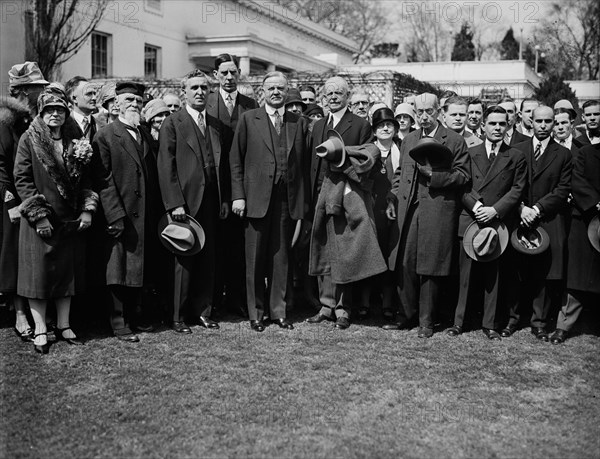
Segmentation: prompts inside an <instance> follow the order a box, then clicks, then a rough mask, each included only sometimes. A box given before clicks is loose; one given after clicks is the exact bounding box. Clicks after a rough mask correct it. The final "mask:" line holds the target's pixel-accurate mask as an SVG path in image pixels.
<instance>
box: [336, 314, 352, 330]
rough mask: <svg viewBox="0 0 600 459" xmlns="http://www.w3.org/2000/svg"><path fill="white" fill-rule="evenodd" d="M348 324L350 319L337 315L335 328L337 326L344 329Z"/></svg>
mask: <svg viewBox="0 0 600 459" xmlns="http://www.w3.org/2000/svg"><path fill="white" fill-rule="evenodd" d="M349 326H350V319H348V318H347V317H338V318H337V319H336V321H335V328H339V329H340V330H345V329H346V328H348V327H349Z"/></svg>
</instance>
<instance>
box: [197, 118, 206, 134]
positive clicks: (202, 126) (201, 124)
mask: <svg viewBox="0 0 600 459" xmlns="http://www.w3.org/2000/svg"><path fill="white" fill-rule="evenodd" d="M198 127H199V128H200V132H201V133H202V135H206V124H204V117H203V116H202V113H200V114H199V115H198Z"/></svg>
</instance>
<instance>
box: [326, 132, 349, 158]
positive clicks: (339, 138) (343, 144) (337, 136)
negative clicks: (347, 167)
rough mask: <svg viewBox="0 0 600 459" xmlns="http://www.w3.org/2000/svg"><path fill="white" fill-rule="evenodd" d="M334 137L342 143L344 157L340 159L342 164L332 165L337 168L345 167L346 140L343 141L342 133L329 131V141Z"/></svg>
mask: <svg viewBox="0 0 600 459" xmlns="http://www.w3.org/2000/svg"><path fill="white" fill-rule="evenodd" d="M332 137H334V138H336V139H338V140H339V141H340V142H341V143H342V157H341V159H340V162H339V163H338V164H332V165H333V166H335V167H342V166H343V165H344V163H345V162H346V144H345V143H344V139H342V136H341V135H340V133H339V132H338V131H336V130H335V129H329V130H328V131H327V140H329V139H330V138H332Z"/></svg>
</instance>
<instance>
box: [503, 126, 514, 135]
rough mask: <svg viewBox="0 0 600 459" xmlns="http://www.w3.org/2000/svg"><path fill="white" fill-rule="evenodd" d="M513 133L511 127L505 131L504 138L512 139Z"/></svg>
mask: <svg viewBox="0 0 600 459" xmlns="http://www.w3.org/2000/svg"><path fill="white" fill-rule="evenodd" d="M514 133H515V128H514V127H511V128H510V129H509V130H508V131H506V132H505V133H504V137H512V136H513V134H514Z"/></svg>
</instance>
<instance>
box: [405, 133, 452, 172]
mask: <svg viewBox="0 0 600 459" xmlns="http://www.w3.org/2000/svg"><path fill="white" fill-rule="evenodd" d="M408 154H409V155H410V157H411V158H412V159H414V160H415V161H416V162H418V163H419V164H420V165H421V166H425V165H426V164H427V163H429V165H430V166H431V167H432V169H438V170H439V169H450V168H451V167H452V159H453V155H452V152H451V151H450V149H449V148H448V147H447V146H446V145H443V144H442V143H441V142H440V141H439V140H437V139H434V138H433V137H423V138H422V139H420V140H419V141H418V142H417V144H416V145H415V146H414V147H413V149H412V150H410V151H409V152H408Z"/></svg>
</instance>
